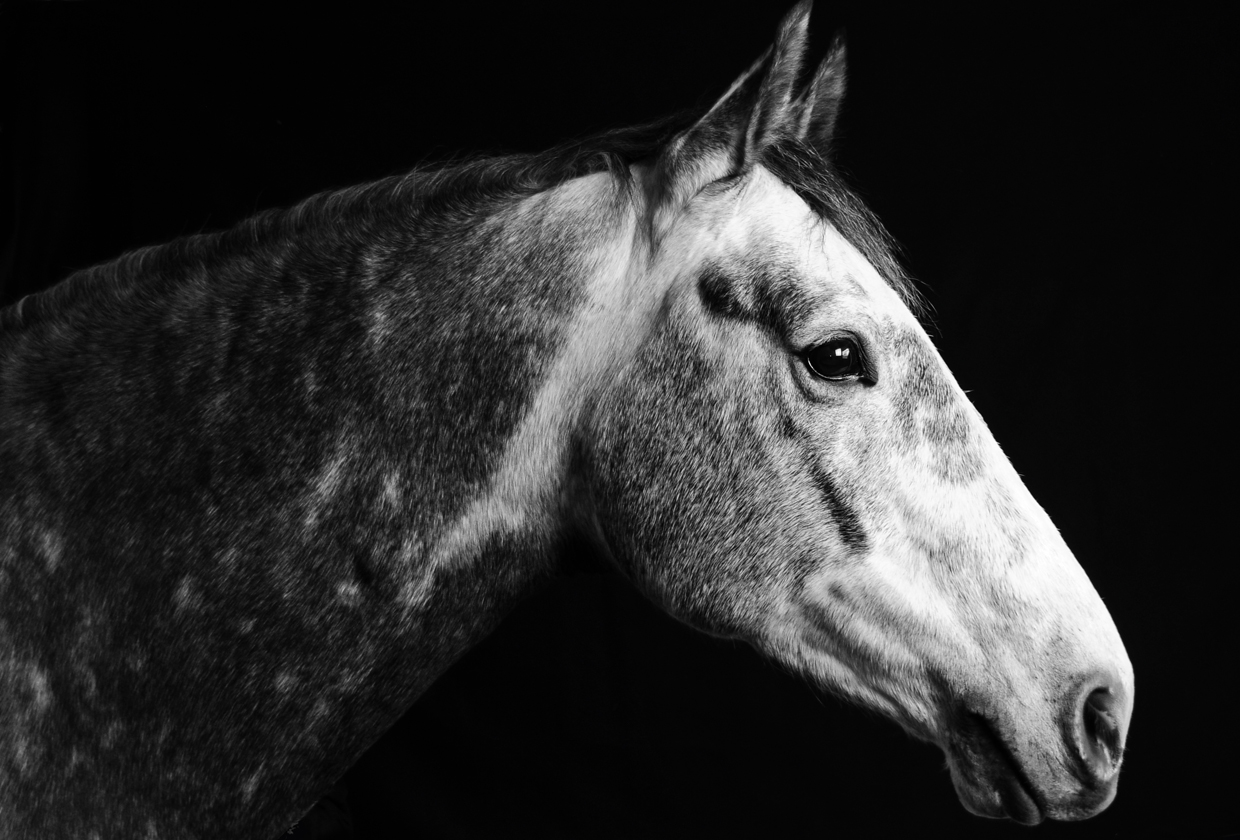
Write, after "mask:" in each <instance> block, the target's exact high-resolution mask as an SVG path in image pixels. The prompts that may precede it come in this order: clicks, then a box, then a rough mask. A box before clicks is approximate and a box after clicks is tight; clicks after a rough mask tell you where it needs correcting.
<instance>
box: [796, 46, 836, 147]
mask: <svg viewBox="0 0 1240 840" xmlns="http://www.w3.org/2000/svg"><path fill="white" fill-rule="evenodd" d="M846 66H847V52H846V49H845V47H844V36H843V35H839V34H837V35H836V36H835V39H834V40H833V41H832V42H831V49H830V51H829V52H828V53H827V57H826V58H824V59H823V60H822V63H821V64H819V65H818V70H817V72H815V73H814V78H813V80H812V81H811V82H810V83H809V84H808V85H807V86H806V88H805V90H804V92H803V93H802V94H801V96H800V98H799V99H798V101H797V107H798V109H799V112H800V113H799V115H798V120H799V125H798V127H797V137H798V138H799V139H800V140H803V141H804V142H805V143H807V144H808V145H810V146H812V147H813V148H814V149H815V150H816V151H817V152H818V154H820V155H822V158H823V160H830V159H831V144H832V141H833V140H834V139H835V122H836V120H837V119H838V118H839V115H840V104H841V103H842V102H843V101H844V78H845V68H846Z"/></svg>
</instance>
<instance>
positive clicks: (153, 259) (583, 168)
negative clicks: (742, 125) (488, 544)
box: [0, 111, 925, 335]
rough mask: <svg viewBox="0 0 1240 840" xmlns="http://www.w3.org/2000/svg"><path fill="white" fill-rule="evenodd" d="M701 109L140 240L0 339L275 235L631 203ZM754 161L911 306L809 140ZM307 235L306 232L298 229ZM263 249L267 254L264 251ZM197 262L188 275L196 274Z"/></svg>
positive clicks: (3, 317)
mask: <svg viewBox="0 0 1240 840" xmlns="http://www.w3.org/2000/svg"><path fill="white" fill-rule="evenodd" d="M699 116H700V113H698V112H696V111H687V112H682V113H679V114H676V115H674V116H672V117H669V118H666V119H663V120H660V121H657V122H653V123H648V124H643V125H637V126H632V127H628V128H622V129H617V130H612V131H608V132H604V133H601V134H596V135H593V136H591V137H587V138H585V139H580V140H574V141H570V142H568V143H564V144H561V145H558V146H555V147H553V148H551V149H549V150H547V151H544V152H540V153H536V154H507V155H493V156H480V157H476V158H472V159H466V160H464V161H461V160H455V161H448V162H445V163H438V164H430V165H425V166H419V167H417V168H415V169H413V170H412V171H410V172H408V173H405V174H402V175H392V176H388V177H386V178H381V179H379V180H377V181H372V182H368V183H365V184H361V185H357V186H352V187H346V188H344V189H338V190H328V191H326V192H322V193H318V194H316V195H313V196H311V197H309V198H307V199H305V200H303V201H301V202H299V203H298V204H296V205H294V206H292V207H290V208H277V209H272V210H265V211H262V212H260V213H257V214H255V215H253V216H250V217H249V218H246V219H245V220H243V221H241V222H238V223H237V224H235V225H233V226H232V227H231V228H227V229H225V230H222V231H214V232H209V233H199V234H193V235H190V236H184V237H181V238H178V239H176V240H173V241H172V242H169V243H165V244H160V245H151V246H147V247H144V248H138V249H135V250H133V251H130V252H128V253H126V254H123V255H122V256H120V257H117V258H115V259H112V260H110V261H108V262H105V263H100V264H98V265H95V266H92V267H89V268H84V269H81V270H78V271H75V272H74V273H72V274H70V275H69V276H68V277H67V278H65V279H64V280H63V281H61V282H59V283H57V284H56V285H54V286H51V287H50V288H48V289H45V290H42V291H39V292H33V293H31V294H29V295H26V296H25V297H23V298H22V299H20V300H18V301H17V302H16V303H14V304H12V305H10V306H7V307H5V308H3V309H0V335H3V334H4V333H10V334H12V333H16V332H18V331H20V330H22V329H24V328H27V327H31V326H34V325H37V324H39V323H42V322H45V321H47V320H49V319H51V318H53V317H66V316H69V315H70V314H71V313H72V312H74V311H78V310H81V309H82V308H83V307H92V308H93V307H97V306H104V307H107V306H113V305H115V304H117V303H120V302H121V301H123V300H125V299H127V298H129V297H130V296H131V295H133V294H134V293H135V292H137V291H138V289H137V288H136V287H138V286H140V285H143V290H144V291H147V292H148V293H150V291H153V290H154V289H153V288H152V287H151V286H146V285H144V284H140V283H139V280H141V279H142V278H152V279H151V280H149V282H151V283H152V284H157V285H160V286H162V285H165V284H167V283H171V282H175V281H176V280H177V279H178V278H183V277H185V276H186V275H187V274H189V273H191V272H192V273H201V272H202V271H204V270H206V271H210V269H212V268H217V267H220V266H221V265H222V264H226V263H233V262H234V261H236V260H244V261H246V262H250V263H256V264H261V263H263V262H268V261H270V260H272V259H274V260H275V261H277V262H278V261H279V252H280V243H288V242H291V241H292V240H293V239H294V237H296V238H298V239H300V240H301V241H302V242H303V244H304V243H306V242H307V241H308V242H309V243H310V246H311V247H312V248H313V249H314V251H315V253H317V254H318V255H320V256H321V257H323V258H324V259H325V260H327V261H329V262H330V261H339V260H340V256H339V252H338V251H337V250H336V249H337V248H338V247H339V246H340V245H342V244H343V245H346V246H348V245H352V246H353V247H356V246H358V245H360V244H361V242H362V241H363V240H364V238H365V231H367V230H370V229H373V228H374V227H376V226H378V225H381V224H383V223H384V222H396V221H399V222H401V223H403V224H405V225H408V224H409V223H410V221H411V220H419V221H422V222H423V223H425V222H427V221H429V220H432V219H442V220H444V221H446V222H448V223H449V224H450V223H451V222H452V221H458V222H465V221H467V220H469V219H471V218H474V219H476V218H479V217H481V216H483V215H485V213H480V212H479V211H480V209H484V208H489V207H498V206H500V205H503V204H505V203H509V202H511V201H513V200H518V199H520V198H524V197H527V196H530V195H534V194H537V193H540V192H544V191H546V190H549V189H552V188H554V187H556V186H558V185H560V184H562V183H564V182H566V181H570V180H573V179H575V178H581V177H584V176H587V175H594V174H598V173H601V172H606V173H609V174H610V175H612V176H613V178H614V179H615V180H616V183H617V185H618V186H619V187H620V188H621V195H622V196H624V197H626V198H629V199H631V198H632V197H633V190H632V173H631V172H630V170H629V166H630V165H631V164H634V163H637V162H639V161H642V160H647V159H650V158H652V157H653V156H655V155H656V154H657V153H658V152H659V150H660V149H661V148H662V147H663V146H664V145H665V144H666V143H667V142H668V140H670V139H671V138H672V137H673V136H675V134H677V133H678V132H680V131H682V130H684V129H685V128H687V127H689V126H690V125H692V124H693V122H694V121H695V120H696V119H697V118H698V117H699ZM762 162H763V164H764V165H766V166H767V168H768V169H770V171H771V172H772V173H774V174H775V175H776V177H778V178H779V179H780V180H781V181H782V182H783V183H785V184H786V185H787V186H788V187H790V188H791V189H792V190H794V191H795V192H796V193H797V194H798V195H799V196H800V197H801V198H802V199H803V200H804V201H805V202H806V203H807V204H808V205H809V206H810V208H811V209H812V210H813V211H814V212H815V213H816V214H817V215H818V217H819V218H821V219H823V220H825V221H827V222H829V223H831V224H832V225H834V226H835V227H836V229H837V230H839V232H840V233H841V234H842V235H843V236H844V237H845V238H846V239H847V240H848V241H849V242H851V243H852V244H853V245H854V246H855V247H856V248H857V249H858V250H859V251H860V252H861V253H862V255H863V256H865V257H866V258H867V259H868V260H869V261H870V263H871V264H872V265H873V266H874V267H875V268H876V269H877V270H878V272H879V273H880V274H881V275H882V276H883V277H884V279H885V280H886V281H887V282H888V284H890V285H891V286H892V287H893V288H894V289H895V290H896V292H897V293H898V294H899V295H900V296H901V298H902V299H903V300H904V302H905V303H906V305H908V306H909V308H910V309H911V310H912V311H913V312H914V313H916V314H919V315H920V314H922V313H923V312H924V311H925V306H924V303H923V299H922V297H921V295H920V294H919V292H918V291H917V289H916V286H915V285H914V283H913V281H912V279H911V278H910V277H909V275H908V274H907V273H906V272H905V271H904V269H903V268H902V267H901V264H900V261H899V259H898V257H897V247H896V245H895V241H894V240H893V239H892V237H891V236H890V234H889V233H888V232H887V231H886V229H885V228H884V227H883V225H882V224H881V222H879V221H878V219H877V217H876V216H875V215H874V214H873V213H872V212H871V211H870V210H869V209H868V208H867V207H866V206H865V204H864V203H863V202H862V201H861V199H860V198H859V197H858V196H857V195H856V194H855V193H854V192H853V191H852V190H851V189H849V187H848V186H847V185H846V184H845V183H844V182H843V180H842V179H841V178H840V176H839V175H838V174H837V173H836V171H835V169H834V168H833V167H832V166H831V165H830V164H829V163H828V162H827V161H825V160H824V159H823V158H822V157H821V156H820V155H819V154H818V153H817V152H816V151H815V150H814V149H813V148H811V147H810V146H808V145H807V144H805V143H802V142H800V141H798V140H795V139H791V138H788V139H784V140H781V141H780V142H779V143H778V144H776V145H775V146H773V147H772V148H770V149H768V150H767V152H766V154H765V155H764V158H763V161H762ZM305 234H312V235H310V236H305ZM264 257H265V258H266V259H264ZM195 269H197V271H195Z"/></svg>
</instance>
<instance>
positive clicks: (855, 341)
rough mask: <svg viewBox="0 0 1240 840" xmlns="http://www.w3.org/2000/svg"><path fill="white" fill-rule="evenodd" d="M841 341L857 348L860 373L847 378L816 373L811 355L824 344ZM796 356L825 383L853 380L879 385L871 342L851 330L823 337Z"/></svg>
mask: <svg viewBox="0 0 1240 840" xmlns="http://www.w3.org/2000/svg"><path fill="white" fill-rule="evenodd" d="M841 340H842V341H848V342H849V343H851V344H852V345H853V346H854V347H856V348H857V361H856V364H857V367H858V368H860V372H859V373H856V374H851V375H849V376H846V377H826V376H822V375H821V374H819V373H817V372H815V371H814V370H813V368H812V366H811V365H810V363H809V354H810V353H812V352H813V351H814V350H816V349H818V348H819V347H822V346H823V345H824V344H828V343H830V342H832V341H841ZM796 355H797V356H799V357H800V358H801V361H802V362H803V363H804V364H805V366H806V367H807V368H809V369H810V373H811V374H813V375H814V376H816V377H818V378H819V379H822V380H824V381H827V382H844V381H850V380H852V381H860V382H865V383H866V384H868V385H877V384H878V370H877V368H876V366H875V364H874V361H873V354H872V353H871V352H870V349H869V342H867V341H866V340H865V339H863V338H862V337H861V336H860V335H858V334H856V333H854V332H852V331H850V330H834V331H832V332H830V333H828V334H827V335H825V336H823V337H822V338H820V339H819V340H817V341H815V342H813V343H811V344H809V345H807V346H806V347H805V348H804V349H802V350H801V351H800V352H798V353H797V354H796Z"/></svg>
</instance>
